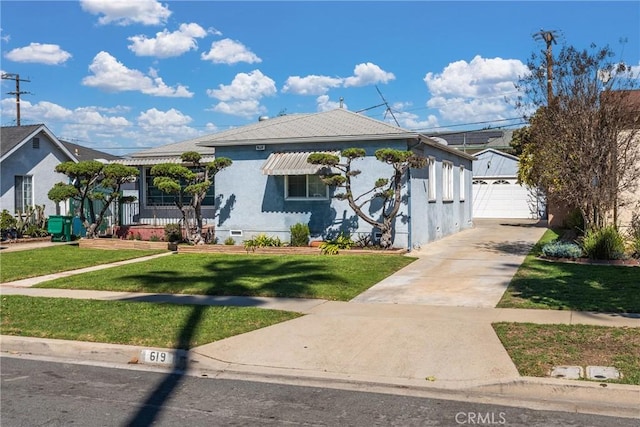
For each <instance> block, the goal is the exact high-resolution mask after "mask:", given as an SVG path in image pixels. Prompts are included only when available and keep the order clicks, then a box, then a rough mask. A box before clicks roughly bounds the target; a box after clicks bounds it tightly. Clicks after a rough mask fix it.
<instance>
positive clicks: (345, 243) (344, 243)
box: [320, 234, 354, 255]
mask: <svg viewBox="0 0 640 427" xmlns="http://www.w3.org/2000/svg"><path fill="white" fill-rule="evenodd" d="M353 245H354V243H353V240H351V237H349V236H346V235H344V234H340V235H339V236H338V237H336V238H335V239H333V240H329V241H328V242H323V243H322V244H321V245H320V250H321V251H322V253H323V254H325V255H337V254H338V252H339V251H340V250H341V249H351V248H352V247H353Z"/></svg>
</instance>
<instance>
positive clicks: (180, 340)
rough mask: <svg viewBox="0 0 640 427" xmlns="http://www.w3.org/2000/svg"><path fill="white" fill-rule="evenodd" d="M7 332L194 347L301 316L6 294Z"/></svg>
mask: <svg viewBox="0 0 640 427" xmlns="http://www.w3.org/2000/svg"><path fill="white" fill-rule="evenodd" d="M0 301H1V304H0V308H1V312H2V323H1V327H0V332H1V333H2V334H4V335H18V336H29V337H38V338H55V339H64V340H77V341H90V342H101V343H112V344H128V345H138V346H149V347H161V348H181V349H190V348H193V347H196V346H200V345H204V344H207V343H210V342H213V341H217V340H221V339H224V338H227V337H230V336H234V335H238V334H242V333H245V332H249V331H252V330H255V329H259V328H264V327H266V326H269V325H273V324H275V323H279V322H283V321H285V320H290V319H294V318H296V317H299V316H300V315H299V314H297V313H291V312H287V311H279V310H265V309H261V308H246V307H211V306H200V305H193V306H192V305H178V304H155V303H146V302H122V301H95V300H76V299H68V298H34V297H27V296H18V295H15V296H12V295H5V296H2V298H1V300H0Z"/></svg>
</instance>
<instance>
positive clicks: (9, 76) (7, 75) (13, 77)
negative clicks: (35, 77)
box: [2, 73, 31, 126]
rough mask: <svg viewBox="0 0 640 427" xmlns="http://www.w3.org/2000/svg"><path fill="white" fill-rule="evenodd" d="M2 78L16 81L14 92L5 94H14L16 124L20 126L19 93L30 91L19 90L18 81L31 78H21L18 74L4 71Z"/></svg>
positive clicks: (25, 80)
mask: <svg viewBox="0 0 640 427" xmlns="http://www.w3.org/2000/svg"><path fill="white" fill-rule="evenodd" d="M2 80H15V82H16V90H15V92H7V94H8V95H15V96H16V116H17V117H16V119H17V120H16V124H17V125H18V126H20V95H23V94H30V93H31V92H24V91H20V82H31V80H27V79H21V78H20V74H10V73H4V74H3V75H2Z"/></svg>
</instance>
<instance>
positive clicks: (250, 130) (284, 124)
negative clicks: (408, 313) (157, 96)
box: [199, 108, 417, 147]
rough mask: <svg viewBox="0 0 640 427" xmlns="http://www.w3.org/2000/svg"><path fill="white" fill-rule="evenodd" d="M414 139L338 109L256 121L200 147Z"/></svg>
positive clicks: (403, 131) (407, 133)
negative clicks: (257, 143)
mask: <svg viewBox="0 0 640 427" xmlns="http://www.w3.org/2000/svg"><path fill="white" fill-rule="evenodd" d="M411 137H413V138H415V137H417V134H416V133H415V132H411V131H408V130H406V129H402V128H399V127H396V126H392V125H390V124H388V123H384V122H381V121H379V120H374V119H371V118H369V117H366V116H363V115H361V114H357V113H354V112H351V111H348V110H345V109H342V108H338V109H335V110H331V111H325V112H321V113H314V114H291V115H286V116H280V117H274V118H272V119H267V120H263V121H259V122H256V123H253V124H249V125H247V126H242V127H239V128H235V129H230V130H227V131H224V132H220V133H216V134H213V135H209V136H208V137H207V138H202V139H203V141H202V142H200V143H199V145H200V146H205V147H206V146H208V147H215V146H224V145H244V144H255V143H256V142H259V143H262V144H269V143H293V142H323V141H348V140H360V141H362V140H366V139H369V140H371V139H389V138H391V139H397V138H411Z"/></svg>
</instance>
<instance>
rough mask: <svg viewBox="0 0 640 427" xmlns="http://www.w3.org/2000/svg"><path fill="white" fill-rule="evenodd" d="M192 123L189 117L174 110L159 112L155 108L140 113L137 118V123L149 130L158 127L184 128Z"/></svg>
mask: <svg viewBox="0 0 640 427" xmlns="http://www.w3.org/2000/svg"><path fill="white" fill-rule="evenodd" d="M192 121H193V119H192V118H191V117H189V116H186V115H184V114H182V113H181V112H180V111H178V110H176V109H175V108H171V109H170V110H168V111H160V110H157V109H156V108H151V109H149V110H147V111H144V112H142V113H140V115H139V116H138V123H139V124H140V125H142V126H143V127H146V128H149V129H153V128H156V127H159V126H184V125H188V124H189V123H191V122H192Z"/></svg>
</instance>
